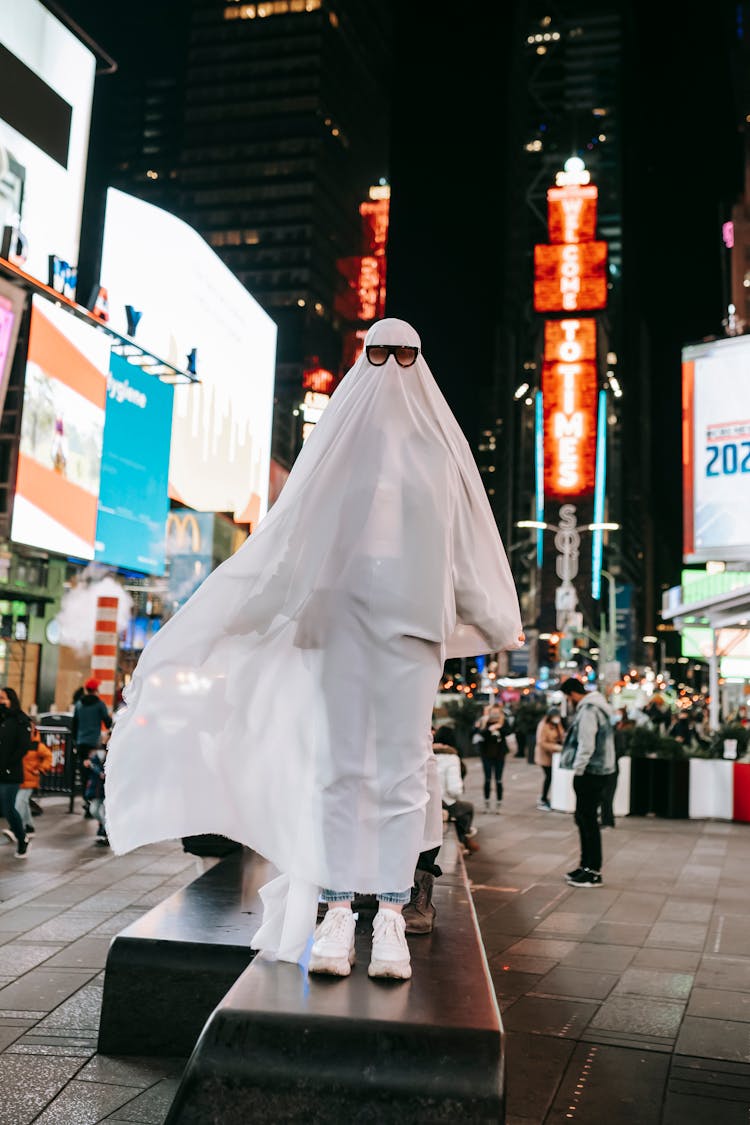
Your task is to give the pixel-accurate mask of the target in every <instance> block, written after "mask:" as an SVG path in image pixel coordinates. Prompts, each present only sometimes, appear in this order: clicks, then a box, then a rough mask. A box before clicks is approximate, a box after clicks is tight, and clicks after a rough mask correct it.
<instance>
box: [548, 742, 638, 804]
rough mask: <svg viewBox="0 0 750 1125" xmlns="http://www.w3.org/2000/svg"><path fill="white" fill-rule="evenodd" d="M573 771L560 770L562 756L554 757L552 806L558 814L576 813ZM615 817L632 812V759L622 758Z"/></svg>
mask: <svg viewBox="0 0 750 1125" xmlns="http://www.w3.org/2000/svg"><path fill="white" fill-rule="evenodd" d="M573 777H574V774H573V771H572V770H561V769H560V754H559V752H558V753H555V754H553V755H552V786H551V788H550V804H551V805H552V808H553V809H555V811H556V812H568V813H572V812H575V808H576V795H575V793H574V791H573ZM614 811H615V816H627V815H628V813H629V812H630V758H620V775H619V777H618V779H617V789H616V790H615V800H614Z"/></svg>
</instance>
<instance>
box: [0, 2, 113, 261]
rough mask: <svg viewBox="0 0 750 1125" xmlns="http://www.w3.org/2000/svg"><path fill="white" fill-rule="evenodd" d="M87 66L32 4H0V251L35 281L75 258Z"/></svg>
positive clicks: (88, 96) (64, 32)
mask: <svg viewBox="0 0 750 1125" xmlns="http://www.w3.org/2000/svg"><path fill="white" fill-rule="evenodd" d="M95 66H96V62H95V57H94V55H93V54H92V52H91V51H90V50H88V48H87V47H85V46H84V45H83V43H81V42H80V41H79V40H78V39H77V38H76V36H75V35H73V33H72V32H71V31H69V30H68V28H67V27H65V25H64V24H63V23H61V22H60V20H58V19H56V18H55V16H53V15H52V13H51V12H49V11H48V10H47V8H46V7H45V6H44V5H43V4H41V3H39V0H12V2H11V0H5V2H4V3H0V236H4V237H0V247H4V248H5V250H6V256H8V257H11V258H12V259H14V258H15V260H16V261H17V262H18V264H20V265H22V267H23V269H24V270H26V271H27V272H28V273H30V274H32V275H33V276H34V277H36V278H38V279H39V280H41V281H43V282H46V281H47V280H48V263H49V256H50V255H56V256H58V257H59V258H62V259H65V260H66V261H68V262H70V263H71V264H72V263H75V262H77V260H78V240H79V236H80V227H81V208H82V204H83V187H84V178H85V173H86V157H87V153H88V143H89V123H90V118H91V100H92V97H93V92H94V73H95ZM18 251H20V257H17V253H16V252H18ZM24 257H25V261H23V259H24Z"/></svg>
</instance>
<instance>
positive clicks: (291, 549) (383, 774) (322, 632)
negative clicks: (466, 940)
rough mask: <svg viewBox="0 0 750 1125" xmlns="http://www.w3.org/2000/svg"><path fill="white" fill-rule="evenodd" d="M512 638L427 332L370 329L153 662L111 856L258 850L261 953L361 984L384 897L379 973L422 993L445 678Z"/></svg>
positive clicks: (474, 473)
mask: <svg viewBox="0 0 750 1125" xmlns="http://www.w3.org/2000/svg"><path fill="white" fill-rule="evenodd" d="M521 638H522V634H521V621H520V615H519V609H518V599H517V596H516V591H515V588H514V585H513V580H512V576H511V572H510V568H509V566H508V561H507V558H506V555H505V551H504V549H503V545H502V542H501V540H500V536H499V534H498V531H497V527H496V524H495V520H494V518H493V516H492V512H491V510H490V507H489V503H488V500H487V497H486V494H485V491H484V486H483V484H482V481H481V478H480V476H479V472H478V470H477V467H476V464H475V462H474V459H473V457H472V454H471V451H470V449H469V446H468V443H467V442H466V439H465V437H464V435H463V433H462V432H461V430H460V428H459V426H458V423H457V422H456V420H455V418H454V416H453V414H452V413H451V411H450V409H449V407H448V404H447V403H446V401H445V399H444V398H443V395H442V394H441V392H440V390H439V389H438V386H437V384H436V382H435V380H434V378H433V376H432V374H431V372H430V369H429V367H428V366H427V363H426V362H425V360H424V358H423V356H422V354H421V344H420V339H419V336H418V335H417V333H416V332H415V330H414V329H413V328H412V327H411V326H410V325H409V324H407V323H406V322H405V321H402V320H396V319H392V318H389V319H385V320H381V321H378V322H376V323H375V324H373V325H372V327H371V328H370V330H369V331H368V333H367V336H366V339H365V347H364V350H363V352H362V354H361V355H360V357H359V359H357V361H356V362H355V363H354V365H353V366H352V368H351V369H350V370H349V372H348V373H347V374H346V376H345V377H344V378H343V379H342V381H341V383H340V385H339V386H338V387H337V389H336V391H335V393H334V394H333V396H332V398H331V401H330V404H329V405H328V407H327V408H326V410H325V412H324V414H323V415H322V417H321V419H320V421H319V422H318V423H317V425H316V426H315V428H314V430H313V431H312V433H311V435H310V437H309V438H308V439H307V441H306V443H305V445H304V447H303V449H302V451H301V453H300V455H299V457H298V458H297V461H296V462H295V465H294V467H293V469H292V472H291V473H290V475H289V478H288V480H287V482H286V484H285V486H284V489H283V491H282V492H281V495H280V496H279V499H278V500H277V501H276V503H275V504H274V506H273V507H272V509H271V510H270V512H269V513H268V515H267V516H266V517H265V518H264V519H263V520H261V522H260V524H259V526H258V528H257V530H256V531H254V532H253V534H252V535H251V536H250V537H249V539H248V540H247V541H246V542H245V544H244V545H243V546H242V547H241V548H240V550H239V551H237V552H236V554H234V555H233V556H232V557H231V558H229V559H227V561H226V562H224V563H223V564H222V565H221V566H220V567H218V569H217V570H215V571H214V572H213V573H212V574H211V575H209V577H208V578H207V579H206V580H205V582H204V583H203V584H202V585H201V586H200V587H199V589H198V590H197V591H196V592H195V593H194V594H193V596H192V597H191V598H190V599H189V601H188V602H187V603H186V604H185V605H184V606H183V607H182V608H181V609H180V610H179V611H178V613H176V614H175V616H174V617H173V618H172V619H171V620H170V621H169V622H168V623H167V624H166V625H165V627H164V628H163V629H161V630H160V631H159V632H158V633H157V634H156V636H155V637H154V638H153V639H152V640H151V641H150V642H149V644H148V646H147V647H146V648H145V650H144V651H143V653H142V655H141V658H140V660H139V662H138V665H137V667H136V670H135V673H134V675H133V679H132V682H131V684H130V685H129V686H128V688H127V691H126V695H125V703H126V705H125V707H124V708H123V709H122V711H121V712H120V713H119V715H118V718H117V720H116V723H115V726H114V732H113V735H112V738H111V741H110V747H109V754H108V758H107V830H108V836H109V840H110V844H111V846H112V849H113V850H114V852H115V853H124V852H127V851H130V850H131V849H133V848H135V847H138V846H141V845H143V844H148V843H152V842H154V841H157V840H163V839H171V838H181V837H183V836H190V835H197V834H202V833H220V834H222V835H225V836H228V837H229V838H230V839H232V840H235V841H237V842H239V843H242V844H245V845H246V846H247V847H249V848H251V849H253V850H254V851H256V852H257V853H259V854H260V855H262V856H264V857H265V858H266V859H267V860H268V861H269V862H270V863H271V864H272V866H273V867H274V868H275V869H276V871H277V872H278V875H277V877H275V878H274V879H272V880H271V881H270V882H268V883H267V884H266V886H265V887H264V888H263V889H262V891H261V898H262V900H263V906H264V912H263V919H262V924H261V926H260V929H259V930H258V931H257V933H255V935H254V936H253V937H252V938H251V940H250V945H251V947H252V948H254V949H257V950H259V951H261V952H263V953H265V954H266V955H273V956H276V957H278V958H280V959H282V960H288V961H304V956H305V954H306V953H307V952H309V964H308V968H309V969H310V970H311V971H318V972H328V973H333V974H336V975H347V974H348V973H349V972H350V966H351V964H352V963H353V960H354V915H353V914H352V912H351V908H350V907H351V898H352V896H353V894H354V893H355V892H357V893H360V894H374V895H376V896H377V897H378V900H379V909H378V912H377V914H376V915H375V921H374V940H373V949H372V955H371V962H370V966H369V972H370V975H372V976H391V977H395V978H401V979H405V978H407V977H409V976H410V975H411V967H410V963H409V950H408V946H407V943H406V940H405V937H404V920H403V918H402V917H401V907H402V905H403V904H404V902H406V901H408V899H409V891H410V888H411V886H412V882H413V878H414V869H415V863H416V860H417V857H418V855H419V853H420V852H421V851H424V850H426V849H428V848H434V847H437V846H438V845H439V844H440V843H441V842H442V814H441V803H440V794H439V788H438V786H437V779H436V771H435V759H434V755H433V753H432V748H431V737H430V726H431V717H432V708H433V705H434V702H435V696H436V692H437V688H438V685H439V681H440V677H441V674H442V670H443V665H444V661H445V660H446V659H448V658H451V657H461V656H467V657H468V656H474V655H478V654H480V653H487V652H495V651H497V650H499V649H503V648H513V647H516V646H517V645H518V644H519V643H520V642H521ZM321 895H322V897H323V899H324V900H325V901H327V902H328V903H329V906H328V910H327V913H326V914H325V916H324V918H323V920H322V922H321V923H320V925H319V926H318V927H317V929H316V930H315V933H314V935H313V943H312V946H311V947H310V944H309V943H310V937H311V934H312V931H313V929H314V927H315V922H316V915H317V908H318V902H319V901H320V897H321Z"/></svg>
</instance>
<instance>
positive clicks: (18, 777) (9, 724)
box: [0, 687, 31, 859]
mask: <svg viewBox="0 0 750 1125" xmlns="http://www.w3.org/2000/svg"><path fill="white" fill-rule="evenodd" d="M30 746H31V720H30V719H29V716H28V715H26V714H25V713H24V712H23V711H22V710H21V703H20V701H19V699H18V696H17V695H16V693H15V691H14V690H13V688H10V687H5V688H0V815H2V816H3V817H4V818H5V819H6V820H7V822H8V824H9V825H10V831H9V832H4V834H5V835H7V836H8V837H9V838H12V839H14V840H15V842H16V853H15V854H16V859H26V856H27V854H28V850H29V844H30V840H29V837H28V835H27V834H26V831H25V828H24V824H23V821H22V819H21V817H20V816H19V815H18V811H17V809H16V797H17V796H18V790H19V789H20V787H21V782H22V781H23V756H24V754H25V753H26V752H27V750H28V749H29V748H30Z"/></svg>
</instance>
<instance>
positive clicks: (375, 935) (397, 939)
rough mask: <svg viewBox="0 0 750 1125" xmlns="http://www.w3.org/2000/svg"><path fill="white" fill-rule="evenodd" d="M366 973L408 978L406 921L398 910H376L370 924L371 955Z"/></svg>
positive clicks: (409, 969)
mask: <svg viewBox="0 0 750 1125" xmlns="http://www.w3.org/2000/svg"><path fill="white" fill-rule="evenodd" d="M367 975H368V976H371V977H393V978H395V979H396V980H408V979H409V977H410V976H411V957H410V955H409V946H408V945H407V944H406V922H405V921H404V918H403V917H402V915H401V914H400V913H399V911H398V910H378V912H377V914H376V915H375V920H374V922H373V924H372V955H371V958H370V967H369V968H368V970H367Z"/></svg>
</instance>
